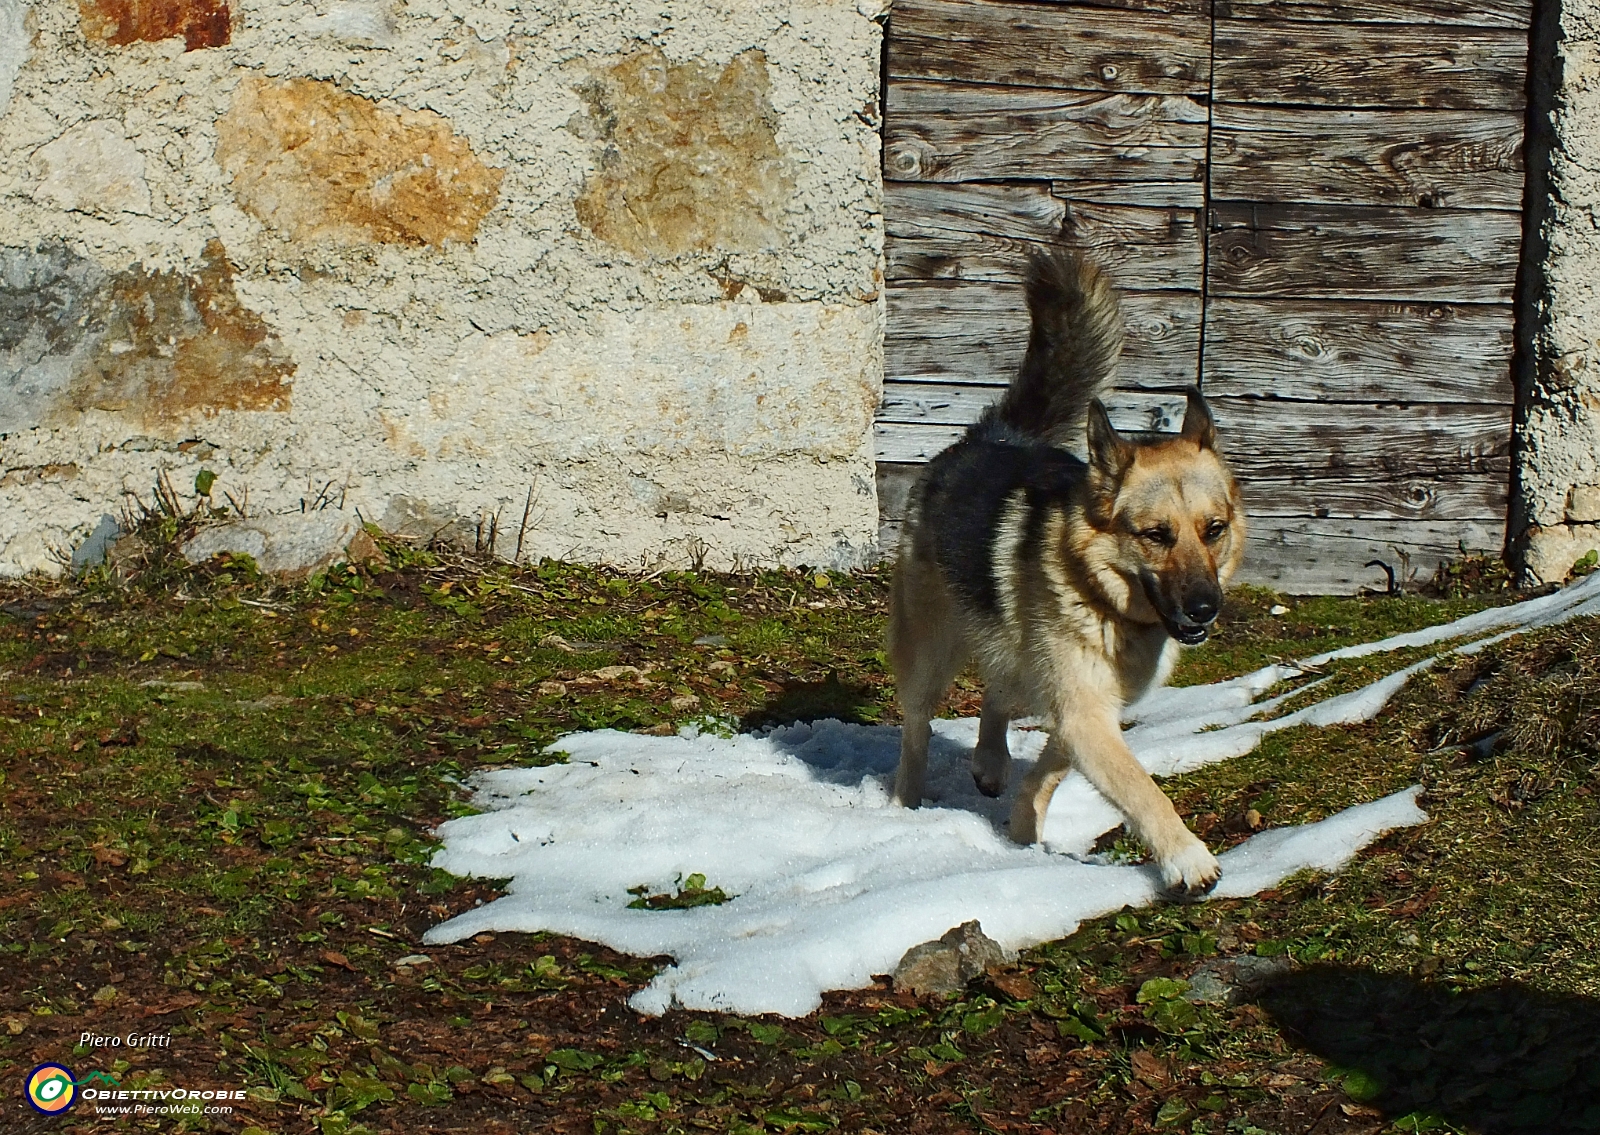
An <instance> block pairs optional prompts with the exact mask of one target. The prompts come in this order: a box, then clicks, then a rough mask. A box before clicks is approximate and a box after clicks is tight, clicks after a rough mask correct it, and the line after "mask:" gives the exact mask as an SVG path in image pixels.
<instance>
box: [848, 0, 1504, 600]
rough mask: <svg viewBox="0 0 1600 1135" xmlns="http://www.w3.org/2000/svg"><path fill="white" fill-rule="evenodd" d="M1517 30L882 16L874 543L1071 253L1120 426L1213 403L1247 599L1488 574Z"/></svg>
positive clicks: (1017, 14) (899, 3)
mask: <svg viewBox="0 0 1600 1135" xmlns="http://www.w3.org/2000/svg"><path fill="white" fill-rule="evenodd" d="M1529 20H1530V3H1529V2H1528V0H1524V2H1522V3H1518V2H1516V0H1487V2H1484V3H1467V2H1464V0H1346V2H1340V0H1289V2H1271V3H1269V2H1266V0H1218V2H1216V3H1212V2H1211V0H1095V2H1093V3H1053V2H1047V3H1038V2H1018V0H896V3H895V6H894V9H893V13H892V15H891V18H890V24H889V33H888V44H887V72H888V86H887V92H886V109H887V114H886V120H885V127H884V176H885V203H884V214H885V220H886V225H887V234H888V239H887V262H888V305H889V325H888V339H887V374H886V379H887V382H886V385H885V394H884V402H883V406H882V409H881V411H880V413H879V421H878V425H877V453H878V461H879V490H880V500H881V502H882V515H883V521H884V529H885V531H884V536H885V539H886V540H887V541H891V542H892V539H893V535H894V532H895V530H896V528H897V525H898V521H899V519H900V517H901V515H902V514H903V508H904V500H905V492H906V489H907V488H908V487H909V484H910V482H911V480H912V479H913V478H914V476H915V474H916V472H917V468H918V466H919V465H920V464H921V463H922V462H924V461H926V460H927V459H928V458H929V457H931V456H932V455H933V454H935V453H937V452H938V451H939V450H940V449H942V448H943V447H944V446H945V445H947V444H949V442H950V441H951V440H953V439H954V438H955V437H956V436H958V435H959V433H960V431H961V428H962V427H963V426H964V425H965V424H966V423H968V422H970V421H971V420H972V419H973V418H974V417H975V416H976V415H977V413H978V412H979V411H980V410H981V409H982V407H983V406H984V405H986V404H987V403H988V402H989V401H991V400H992V399H993V398H994V397H995V396H996V395H997V393H998V390H999V388H1000V387H1001V386H1003V385H1004V383H1005V382H1006V381H1007V379H1008V378H1009V377H1010V375H1011V373H1012V372H1013V371H1014V370H1015V368H1016V365H1017V363H1018V362H1019V361H1020V359H1021V354H1022V349H1023V346H1024V344H1025V341H1026V335H1027V317H1026V313H1025V311H1024V308H1023V303H1022V296H1021V289H1020V283H1019V277H1018V272H1019V268H1020V267H1021V265H1022V263H1023V262H1024V257H1025V250H1026V249H1027V248H1028V247H1029V246H1030V244H1032V243H1034V242H1038V241H1044V240H1049V239H1052V238H1055V237H1057V236H1058V235H1062V236H1065V237H1066V239H1067V240H1069V241H1071V242H1073V243H1075V244H1077V245H1078V246H1080V247H1085V248H1088V249H1090V250H1092V251H1093V252H1094V254H1095V255H1096V256H1097V258H1098V259H1099V260H1100V261H1101V262H1102V263H1104V264H1105V265H1106V266H1107V267H1109V268H1110V270H1111V272H1112V274H1113V275H1114V277H1115V278H1116V280H1117V282H1118V284H1119V285H1120V286H1121V287H1122V289H1123V292H1124V307H1125V310H1126V312H1127V314H1128V318H1129V336H1130V337H1129V343H1128V348H1127V350H1126V352H1125V353H1124V356H1123V363H1122V365H1121V368H1120V371H1119V379H1118V381H1119V388H1118V392H1117V395H1116V397H1115V399H1114V400H1113V401H1114V404H1113V406H1112V413H1113V418H1114V419H1116V420H1117V421H1118V423H1119V424H1120V425H1123V426H1125V427H1128V428H1143V429H1149V428H1171V427H1172V426H1173V425H1174V424H1175V422H1176V420H1177V419H1178V418H1179V417H1181V413H1182V404H1183V403H1182V394H1181V388H1182V387H1184V386H1186V385H1188V384H1190V383H1194V382H1196V381H1198V382H1199V383H1200V385H1201V387H1202V389H1203V390H1204V391H1205V393H1206V395H1207V397H1208V398H1209V399H1210V400H1211V404H1212V407H1213V409H1214V411H1215V413H1216V416H1217V419H1218V422H1219V425H1220V426H1221V427H1222V429H1223V431H1224V435H1225V441H1226V448H1227V452H1228V455H1229V457H1230V459H1231V460H1232V462H1233V464H1234V466H1235V468H1236V470H1237V471H1238V473H1239V475H1240V478H1241V481H1242V482H1243V484H1244V487H1245V490H1246V495H1247V500H1248V504H1249V510H1250V515H1251V518H1252V526H1253V532H1252V538H1251V544H1250V551H1249V556H1248V559H1247V569H1246V574H1247V578H1249V579H1252V580H1255V581H1259V582H1264V583H1269V584H1271V585H1273V586H1276V587H1279V588H1281V589H1283V590H1287V591H1291V592H1316V591H1350V590H1353V589H1355V588H1356V587H1357V586H1360V585H1362V584H1377V583H1381V582H1382V580H1383V576H1382V573H1381V572H1379V571H1376V570H1374V569H1369V568H1365V567H1363V565H1364V564H1365V563H1367V562H1368V561H1370V560H1373V559H1380V560H1384V561H1385V562H1387V563H1389V564H1391V565H1393V566H1394V567H1396V568H1397V569H1401V568H1406V569H1409V570H1410V571H1411V572H1412V573H1414V574H1416V575H1421V576H1426V575H1427V574H1428V573H1430V572H1431V571H1432V570H1433V568H1434V566H1435V565H1436V564H1437V563H1439V562H1440V561H1441V560H1445V559H1450V558H1454V557H1456V556H1458V555H1459V554H1460V552H1461V549H1462V548H1466V549H1468V550H1473V551H1487V552H1498V551H1499V550H1500V547H1501V543H1502V541H1503V538H1504V531H1505V510H1506V496H1507V485H1508V481H1509V476H1510V472H1509V470H1510V443H1511V411H1512V384H1511V379H1510V363H1511V352H1512V324H1513V319H1512V306H1511V301H1512V292H1513V288H1514V285H1515V282H1516V276H1517V264H1518V258H1519V254H1520V248H1521V241H1522V214H1521V209H1522V194H1523V168H1522V138H1523V127H1524V124H1523V107H1524V97H1525V86H1526V72H1527V54H1528V25H1529Z"/></svg>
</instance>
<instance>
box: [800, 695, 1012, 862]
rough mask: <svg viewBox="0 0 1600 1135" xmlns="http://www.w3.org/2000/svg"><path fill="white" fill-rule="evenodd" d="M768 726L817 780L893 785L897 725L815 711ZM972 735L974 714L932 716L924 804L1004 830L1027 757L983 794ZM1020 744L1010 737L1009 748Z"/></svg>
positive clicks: (887, 788)
mask: <svg viewBox="0 0 1600 1135" xmlns="http://www.w3.org/2000/svg"><path fill="white" fill-rule="evenodd" d="M770 728H771V732H770V733H769V734H768V736H769V737H770V739H771V741H772V743H773V744H774V745H775V746H776V747H777V748H779V749H780V750H782V751H783V752H785V753H788V754H789V755H790V756H793V757H795V758H796V759H798V760H800V761H803V762H805V764H807V765H808V766H810V768H811V770H812V773H813V775H815V777H816V778H817V779H818V780H819V781H823V782H825V783H828V784H838V785H844V786H848V787H854V786H856V785H859V784H860V783H861V782H862V781H863V780H864V779H867V778H869V777H870V778H872V779H874V780H876V781H877V782H878V783H879V784H880V785H882V786H883V789H884V791H885V792H888V791H891V790H892V789H893V788H894V775H895V768H896V766H897V765H898V764H899V763H900V727H899V726H898V725H869V724H865V723H861V722H858V721H846V720H842V719H840V718H838V717H833V718H832V719H831V720H829V719H828V718H827V717H824V716H823V715H818V717H817V718H815V719H811V720H794V719H792V718H791V719H790V720H789V721H788V722H786V723H784V724H779V725H773V726H771V727H770ZM976 740H977V722H976V721H975V720H972V719H959V720H942V721H938V722H935V724H934V733H933V738H932V740H931V741H930V742H929V745H928V782H927V792H926V795H925V796H924V798H923V805H922V806H923V807H924V808H949V809H956V810H959V811H964V812H971V813H973V814H975V815H978V816H982V817H983V818H984V819H985V820H987V821H988V822H989V823H990V824H991V825H992V826H993V827H994V829H995V830H996V831H997V832H999V833H1001V834H1004V833H1005V831H1006V820H1007V818H1008V817H1009V816H1010V813H1011V803H1012V801H1013V800H1014V799H1015V796H1016V784H1017V782H1018V781H1019V780H1020V779H1021V778H1022V775H1023V774H1024V773H1025V772H1027V770H1028V766H1029V764H1030V763H1031V761H1030V760H1029V759H1027V758H1026V757H1025V756H1017V757H1015V758H1014V759H1013V761H1012V765H1011V783H1010V787H1009V788H1008V790H1007V791H1006V792H1005V793H1004V794H1002V795H1001V796H1000V797H999V798H998V799H992V798H990V797H987V796H984V795H982V794H981V793H980V792H979V791H978V789H977V786H976V785H975V784H973V781H972V771H971V756H972V746H973V744H974V742H975V741H976ZM1023 747H1024V746H1019V745H1018V744H1017V743H1016V742H1015V740H1014V741H1013V744H1012V752H1013V754H1016V753H1017V752H1018V750H1019V748H1023Z"/></svg>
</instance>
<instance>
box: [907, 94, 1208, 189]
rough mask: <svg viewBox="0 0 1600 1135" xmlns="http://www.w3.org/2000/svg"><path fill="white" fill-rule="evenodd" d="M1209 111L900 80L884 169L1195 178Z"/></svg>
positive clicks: (965, 174) (1129, 99)
mask: <svg viewBox="0 0 1600 1135" xmlns="http://www.w3.org/2000/svg"><path fill="white" fill-rule="evenodd" d="M1206 117H1207V115H1206V107H1205V106H1204V105H1203V104H1202V103H1201V102H1199V101H1197V100H1195V99H1192V98H1186V97H1184V96H1181V95H1129V94H1103V93H1088V92H1074V91H1041V90H1021V89H1016V88H1010V87H978V86H967V85H961V84H956V83H924V82H912V81H900V82H895V83H892V84H891V85H890V87H889V97H888V114H887V116H886V118H885V122H884V176H885V177H886V178H888V179H891V180H897V181H995V180H1001V179H1005V178H1021V179H1027V180H1050V179H1063V180H1071V179H1074V178H1085V179H1098V180H1102V181H1106V180H1110V181H1161V182H1173V181H1185V182H1187V181H1197V180H1200V179H1201V178H1202V177H1203V176H1204V168H1205V160H1206Z"/></svg>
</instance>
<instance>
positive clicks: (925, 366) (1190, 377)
mask: <svg viewBox="0 0 1600 1135" xmlns="http://www.w3.org/2000/svg"><path fill="white" fill-rule="evenodd" d="M886 297H887V301H888V308H889V311H888V331H887V334H886V335H885V337H884V370H885V376H886V377H887V378H888V379H890V380H896V379H911V380H915V379H932V380H935V381H940V382H979V383H983V382H988V383H1002V384H1003V383H1006V382H1009V381H1010V380H1011V376H1012V375H1013V374H1015V373H1016V371H1017V367H1019V366H1020V365H1022V355H1023V352H1024V351H1025V350H1026V349H1027V345H1028V312H1027V308H1026V306H1025V304H1024V301H1023V296H1022V288H1021V286H1020V285H1017V284H992V283H984V282H974V283H959V284H922V285H904V284H899V285H891V286H889V287H888V289H887V291H886ZM1122 314H1123V319H1124V321H1125V324H1126V326H1127V331H1128V337H1127V342H1126V344H1125V345H1124V347H1123V352H1122V361H1121V363H1120V365H1119V366H1118V370H1117V374H1118V383H1119V385H1122V386H1127V387H1142V388H1150V387H1175V386H1176V387H1181V386H1185V385H1188V384H1190V383H1192V382H1194V381H1195V378H1196V376H1197V375H1198V373H1199V355H1200V297H1199V295H1198V294H1196V293H1193V292H1125V293H1123V296H1122Z"/></svg>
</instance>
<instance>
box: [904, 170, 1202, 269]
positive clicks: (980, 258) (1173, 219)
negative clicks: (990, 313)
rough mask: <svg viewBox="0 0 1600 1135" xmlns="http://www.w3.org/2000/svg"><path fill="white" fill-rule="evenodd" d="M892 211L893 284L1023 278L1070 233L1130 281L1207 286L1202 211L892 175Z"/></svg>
mask: <svg viewBox="0 0 1600 1135" xmlns="http://www.w3.org/2000/svg"><path fill="white" fill-rule="evenodd" d="M883 215H884V227H885V230H886V231H887V234H888V237H889V239H888V240H887V242H886V243H885V247H884V252H885V256H886V257H887V270H888V279H889V280H891V281H900V280H932V279H962V280H988V281H992V282H1006V283H1018V282H1020V281H1021V279H1022V273H1023V270H1024V268H1025V266H1026V265H1027V259H1028V252H1029V250H1030V249H1033V248H1039V247H1042V245H1043V243H1044V242H1051V241H1055V240H1057V239H1065V240H1066V241H1067V243H1069V244H1071V245H1072V246H1073V247H1074V248H1078V249H1082V250H1084V251H1086V252H1088V253H1089V254H1090V255H1091V256H1092V257H1093V258H1094V259H1095V260H1096V261H1097V262H1098V263H1099V264H1100V265H1101V266H1102V267H1104V268H1105V269H1106V270H1107V271H1108V272H1109V273H1110V274H1111V277H1112V279H1113V280H1115V281H1116V283H1117V284H1118V286H1120V287H1123V288H1134V289H1153V288H1186V289H1192V290H1194V291H1198V290H1199V289H1200V273H1201V262H1202V247H1201V236H1200V224H1199V212H1198V210H1195V209H1146V208H1138V207H1134V206H1126V205H1104V204H1098V203H1090V202H1073V203H1070V204H1069V203H1067V202H1063V201H1061V200H1059V199H1058V198H1056V197H1054V196H1052V195H1051V194H1050V192H1049V190H1047V189H1046V188H1044V187H1042V186H1027V185H945V184H939V183H934V182H890V183H888V184H887V185H885V186H884V203H883Z"/></svg>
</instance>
